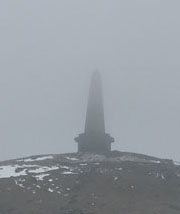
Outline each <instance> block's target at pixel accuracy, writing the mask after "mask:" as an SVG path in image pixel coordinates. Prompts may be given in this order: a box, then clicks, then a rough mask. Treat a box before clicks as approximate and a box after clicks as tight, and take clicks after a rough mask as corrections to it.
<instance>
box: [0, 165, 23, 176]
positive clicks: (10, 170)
mask: <svg viewBox="0 0 180 214" xmlns="http://www.w3.org/2000/svg"><path fill="white" fill-rule="evenodd" d="M18 168H19V166H18V165H14V166H10V165H8V166H1V167H0V178H10V177H19V176H22V175H27V173H26V169H23V170H22V171H19V172H17V171H16V170H17V169H18Z"/></svg>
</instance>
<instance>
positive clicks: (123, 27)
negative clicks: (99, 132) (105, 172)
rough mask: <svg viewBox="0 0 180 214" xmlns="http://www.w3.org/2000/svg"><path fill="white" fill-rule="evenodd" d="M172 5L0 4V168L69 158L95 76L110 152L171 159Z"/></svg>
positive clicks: (174, 120) (175, 120)
mask: <svg viewBox="0 0 180 214" xmlns="http://www.w3.org/2000/svg"><path fill="white" fill-rule="evenodd" d="M179 8H180V2H179V1H176V0H175V1H169V0H168V1H167V0H164V1H162V0H133V1H121V0H111V1H109V0H52V1H49V0H31V1H24V0H16V1H10V0H6V1H1V3H0V147H1V149H0V160H5V159H10V158H16V157H22V156H27V155H36V154H46V153H48V154H51V153H65V152H74V151H76V150H77V145H76V143H75V142H74V137H76V136H77V135H78V134H79V133H81V132H83V130H84V123H85V114H86V106H87V96H88V90H89V84H90V77H91V74H92V72H93V71H94V70H96V69H98V70H99V71H100V72H101V75H102V78H103V86H104V105H105V117H106V118H105V119H106V130H107V132H108V133H110V134H111V135H112V136H113V137H114V138H115V139H116V143H114V145H113V149H117V150H121V151H130V152H137V153H143V154H149V155H154V156H158V157H162V158H171V159H172V158H173V159H175V160H179V161H180V154H179V151H180V131H179V129H180V62H179V57H180V39H179V38H180V27H179V20H180V13H179Z"/></svg>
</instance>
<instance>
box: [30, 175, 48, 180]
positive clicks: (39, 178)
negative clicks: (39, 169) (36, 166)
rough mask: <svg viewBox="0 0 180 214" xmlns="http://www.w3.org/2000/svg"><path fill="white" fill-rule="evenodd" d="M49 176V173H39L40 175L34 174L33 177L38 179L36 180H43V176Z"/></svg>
mask: <svg viewBox="0 0 180 214" xmlns="http://www.w3.org/2000/svg"><path fill="white" fill-rule="evenodd" d="M48 176H50V174H40V175H35V176H34V177H35V178H36V179H37V180H38V181H43V180H44V178H45V177H48Z"/></svg>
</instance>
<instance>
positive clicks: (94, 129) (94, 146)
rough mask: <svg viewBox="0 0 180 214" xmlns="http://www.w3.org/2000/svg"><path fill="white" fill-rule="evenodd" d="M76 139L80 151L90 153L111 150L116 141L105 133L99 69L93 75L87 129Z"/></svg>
mask: <svg viewBox="0 0 180 214" xmlns="http://www.w3.org/2000/svg"><path fill="white" fill-rule="evenodd" d="M75 141H76V142H77V143H78V152H90V153H105V152H109V151H111V143H113V142H114V138H112V137H111V136H110V135H109V134H106V133H105V121H104V106H103V92H102V80H101V75H100V73H99V72H98V71H96V72H94V73H93V75H92V80H91V86H90V91H89V99H88V106H87V114H86V122H85V131H84V133H83V134H80V135H79V136H78V137H77V138H75Z"/></svg>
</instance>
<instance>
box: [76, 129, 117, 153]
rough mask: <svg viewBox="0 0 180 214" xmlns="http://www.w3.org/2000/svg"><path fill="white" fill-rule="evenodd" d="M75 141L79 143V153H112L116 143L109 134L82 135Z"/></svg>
mask: <svg viewBox="0 0 180 214" xmlns="http://www.w3.org/2000/svg"><path fill="white" fill-rule="evenodd" d="M75 141H76V142H77V143H78V152H92V153H105V152H110V151H111V143H113V142H114V138H112V137H111V136H110V135H109V134H98V133H97V134H86V133H83V134H80V135H79V136H78V137H77V138H75Z"/></svg>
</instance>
